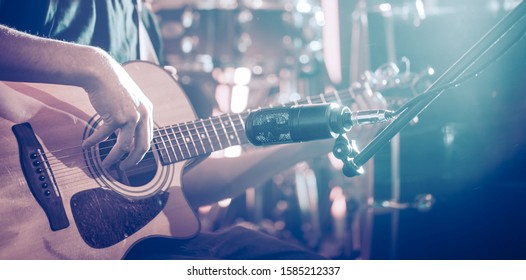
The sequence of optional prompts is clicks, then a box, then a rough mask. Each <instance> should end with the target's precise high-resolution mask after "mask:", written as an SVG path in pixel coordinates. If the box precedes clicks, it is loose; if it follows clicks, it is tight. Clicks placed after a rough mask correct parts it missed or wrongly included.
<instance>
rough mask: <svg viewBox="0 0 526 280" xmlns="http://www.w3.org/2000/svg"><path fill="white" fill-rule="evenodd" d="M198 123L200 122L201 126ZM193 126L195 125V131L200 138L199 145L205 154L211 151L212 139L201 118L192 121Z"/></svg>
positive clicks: (212, 146) (212, 147)
mask: <svg viewBox="0 0 526 280" xmlns="http://www.w3.org/2000/svg"><path fill="white" fill-rule="evenodd" d="M198 124H201V126H199V125H198ZM194 126H195V127H196V129H197V133H198V134H199V139H200V140H201V145H203V150H204V152H205V154H207V153H211V152H213V151H214V145H213V144H212V139H210V135H209V134H208V130H207V129H206V127H205V124H204V122H203V120H199V121H197V122H194ZM203 139H204V140H203Z"/></svg>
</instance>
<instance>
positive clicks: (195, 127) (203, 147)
mask: <svg viewBox="0 0 526 280" xmlns="http://www.w3.org/2000/svg"><path fill="white" fill-rule="evenodd" d="M192 124H193V125H194V131H195V135H196V136H197V138H198V139H199V143H200V144H201V150H203V151H202V152H198V153H197V154H199V155H203V154H206V149H205V145H204V144H203V139H201V134H200V133H199V131H198V130H197V126H195V120H194V121H192ZM194 144H196V143H194ZM196 147H197V148H198V150H199V146H198V145H196Z"/></svg>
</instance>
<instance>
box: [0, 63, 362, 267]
mask: <svg viewBox="0 0 526 280" xmlns="http://www.w3.org/2000/svg"><path fill="white" fill-rule="evenodd" d="M124 68H125V69H126V71H127V72H128V73H129V74H130V75H131V77H132V78H133V79H134V80H135V82H136V83H137V84H138V85H139V87H140V88H141V89H142V90H143V92H144V93H145V94H146V95H147V96H148V97H149V99H150V100H151V101H152V103H153V105H154V108H155V112H154V122H155V131H154V140H153V142H152V148H151V150H150V151H148V153H147V154H146V156H145V157H144V159H143V160H142V161H141V162H140V163H139V164H138V165H137V166H135V167H134V168H131V169H130V170H127V171H126V172H118V171H116V170H106V169H104V168H102V166H101V162H102V160H103V159H104V158H105V156H106V155H107V154H108V151H109V150H110V149H111V147H112V146H113V145H114V144H115V137H110V138H109V139H107V140H105V141H103V142H101V143H99V144H98V145H97V146H95V147H93V148H90V149H82V147H81V143H82V141H83V140H84V139H86V138H87V137H88V136H89V135H90V134H91V133H92V132H93V131H94V130H95V128H96V127H97V126H98V124H99V123H100V122H101V118H100V116H98V115H97V113H96V112H95V110H94V109H93V107H92V106H91V103H90V102H89V100H88V95H87V94H86V93H85V92H84V91H83V89H81V88H78V87H73V86H64V85H52V84H33V83H12V82H5V83H6V84H7V85H8V86H9V87H11V88H12V89H13V90H16V91H19V92H21V93H23V94H25V95H27V96H29V97H32V98H34V99H35V100H37V102H40V104H41V109H40V111H39V112H38V114H37V116H38V118H37V117H35V118H32V119H31V120H29V121H28V122H24V123H18V124H17V123H12V122H10V121H8V120H5V119H0V137H1V138H2V142H1V145H0V158H2V161H1V163H0V178H1V180H2V184H0V217H1V218H0V219H1V223H2V226H1V227H0V259H120V258H122V257H123V256H124V255H125V254H126V252H127V251H128V250H129V249H130V248H131V247H132V246H133V245H134V244H135V243H137V242H138V241H140V240H141V239H144V238H148V237H153V236H166V237H172V238H181V239H184V238H191V237H193V236H195V235H196V234H197V233H198V232H199V229H200V225H199V221H198V219H197V217H196V214H195V213H194V211H193V210H192V208H191V207H190V206H189V204H188V202H187V201H186V199H185V196H184V191H183V188H182V186H181V176H182V174H183V172H184V168H185V165H186V164H188V163H189V162H191V161H192V159H195V158H197V157H200V156H203V155H208V154H210V153H211V152H213V151H217V150H221V149H224V148H227V147H230V146H234V145H242V144H247V143H248V140H247V138H246V136H245V132H244V131H245V130H244V120H245V119H246V117H247V116H248V113H249V112H244V113H241V114H223V115H220V116H214V117H210V118H207V119H196V116H195V113H194V111H193V108H192V106H191V104H190V102H189V101H188V99H187V97H186V95H185V94H184V92H183V91H182V90H181V88H180V87H179V85H178V84H177V82H176V81H175V80H174V79H173V77H172V76H171V75H170V74H169V73H167V72H166V71H165V70H164V69H162V68H160V67H158V66H157V65H155V64H151V63H147V62H131V63H128V64H126V65H124ZM348 93H349V94H347V95H345V96H340V95H339V94H338V92H333V93H326V94H320V95H319V96H317V97H312V98H308V99H306V100H302V101H298V102H295V103H294V104H309V103H328V102H336V103H339V104H346V105H349V104H351V103H352V102H353V100H354V99H353V97H352V92H351V91H349V92H348ZM283 105H285V104H283ZM291 105H292V104H291Z"/></svg>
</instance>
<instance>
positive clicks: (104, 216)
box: [71, 188, 169, 249]
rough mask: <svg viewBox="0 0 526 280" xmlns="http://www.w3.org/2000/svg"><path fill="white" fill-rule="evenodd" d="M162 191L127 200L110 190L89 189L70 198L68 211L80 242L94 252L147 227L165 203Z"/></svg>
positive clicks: (165, 194)
mask: <svg viewBox="0 0 526 280" xmlns="http://www.w3.org/2000/svg"><path fill="white" fill-rule="evenodd" d="M168 195H169V194H168V193H167V192H163V193H161V194H158V195H155V196H153V197H150V198H146V199H141V200H128V199H125V198H123V197H122V196H120V195H118V194H116V193H115V192H113V191H110V190H104V189H101V188H99V189H91V190H86V191H82V192H79V193H76V194H75V195H73V197H72V198H71V210H72V213H73V217H74V220H75V223H76V225H77V228H78V230H79V233H80V235H81V236H82V239H83V240H84V241H85V242H86V244H88V245H89V246H91V247H93V248H97V249H101V248H106V247H109V246H111V245H114V244H117V243H119V242H120V241H122V240H124V239H126V238H127V237H129V236H131V235H132V234H134V233H135V232H137V231H138V230H139V229H141V228H142V227H144V226H145V225H146V224H148V223H149V222H150V221H151V220H152V219H153V218H154V217H155V216H157V214H159V213H160V212H161V211H162V209H163V208H164V206H165V205H166V203H167V201H168Z"/></svg>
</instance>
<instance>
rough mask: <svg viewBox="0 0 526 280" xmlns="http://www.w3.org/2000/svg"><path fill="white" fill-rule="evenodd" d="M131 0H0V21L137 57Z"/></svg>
mask: <svg viewBox="0 0 526 280" xmlns="http://www.w3.org/2000/svg"><path fill="white" fill-rule="evenodd" d="M134 3H135V0H0V23H2V24H5V25H7V26H9V27H12V28H15V29H17V30H20V31H24V32H27V33H31V34H34V35H38V36H43V37H48V38H53V39H58V40H64V41H68V42H75V43H79V44H85V45H92V46H97V47H100V48H102V49H104V50H106V51H107V52H108V53H110V54H111V55H112V56H113V57H114V58H115V59H116V60H117V61H119V62H126V61H129V60H133V59H137V58H138V49H137V46H138V39H137V38H138V31H137V24H136V22H137V13H136V8H135V4H134Z"/></svg>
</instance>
